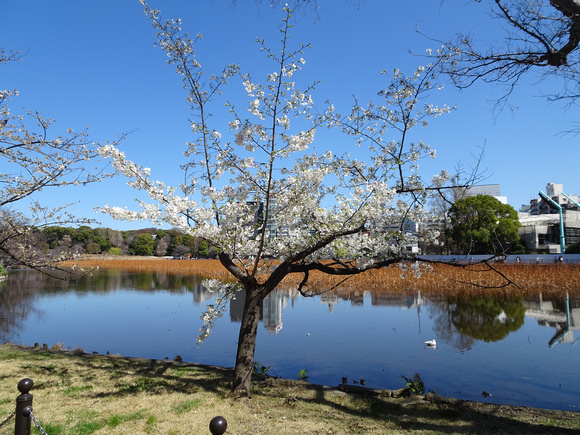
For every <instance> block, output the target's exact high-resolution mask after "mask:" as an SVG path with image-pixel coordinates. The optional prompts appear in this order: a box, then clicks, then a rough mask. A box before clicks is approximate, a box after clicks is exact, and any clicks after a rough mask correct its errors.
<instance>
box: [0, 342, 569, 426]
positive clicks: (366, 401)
mask: <svg viewBox="0 0 580 435" xmlns="http://www.w3.org/2000/svg"><path fill="white" fill-rule="evenodd" d="M15 352H23V353H25V354H27V358H20V357H21V356H22V355H16V354H15V355H14V356H16V357H17V358H18V359H25V360H26V361H25V362H24V361H23V362H24V363H25V364H31V365H32V364H33V362H32V361H33V360H36V361H38V362H40V364H39V365H37V368H40V369H42V370H46V373H47V374H52V375H53V376H54V375H55V374H56V375H57V376H58V374H57V373H55V370H54V368H53V366H52V365H51V364H47V363H46V360H45V358H46V357H47V351H46V350H44V351H43V352H42V354H41V353H40V352H39V351H37V350H35V349H26V348H25V349H22V348H19V350H18V351H16V350H15ZM48 352H53V353H54V355H55V356H57V357H58V356H68V357H70V360H69V361H70V363H71V364H72V365H73V366H74V365H76V366H77V367H76V368H74V367H69V369H68V371H69V372H71V373H72V372H73V371H75V370H76V369H78V371H77V375H79V376H80V377H81V378H83V379H85V380H87V381H88V382H92V381H93V380H94V381H95V382H98V380H99V379H102V380H103V384H106V385H108V386H109V387H107V388H101V389H95V390H90V391H89V390H87V391H83V395H84V396H85V397H90V396H92V397H94V398H99V399H100V398H123V397H127V396H130V395H135V394H138V393H140V392H145V393H147V394H172V393H181V394H194V393H197V392H206V393H210V394H214V395H216V396H217V397H221V398H225V397H231V396H230V390H231V380H232V378H233V369H226V368H221V367H215V366H208V365H201V364H193V363H184V362H175V361H166V360H150V359H142V358H128V357H116V356H105V355H90V354H84V353H83V354H79V353H74V352H66V351H58V350H54V351H48ZM4 356H9V355H8V353H4ZM73 368H74V369H75V370H73ZM61 370H67V369H61ZM55 382H56V381H55ZM252 396H253V397H255V398H260V397H263V398H264V399H271V400H275V401H276V403H277V404H279V405H275V406H293V405H292V403H300V402H302V403H303V404H306V405H309V404H311V405H312V406H313V407H314V406H319V405H321V406H324V407H327V408H328V409H329V410H334V411H336V412H338V413H343V414H344V415H349V416H352V417H354V418H352V419H350V421H351V422H357V421H362V420H364V423H365V425H367V426H368V425H370V426H372V425H377V426H386V427H389V428H394V429H395V430H397V429H398V430H401V431H433V432H437V433H456V434H462V433H482V434H487V433H526V434H530V433H532V434H535V433H538V434H539V433H543V434H545V433H554V434H555V433H557V434H578V433H580V431H579V430H578V428H580V414H579V413H573V412H564V411H549V410H534V409H531V408H518V407H508V406H500V405H489V404H480V403H479V404H478V403H474V402H460V403H431V402H428V401H424V400H423V401H422V400H417V399H413V400H404V399H393V398H383V397H378V396H370V395H357V394H352V393H344V392H340V391H338V390H337V389H336V388H331V387H324V386H317V385H312V384H308V383H305V382H298V381H292V380H286V379H275V378H270V377H266V378H258V377H257V378H255V379H254V381H253V388H252ZM341 396H342V397H343V398H344V400H342V399H337V397H341ZM278 399H280V400H278ZM341 402H342V403H341ZM518 410H520V411H521V412H520V413H518V412H519V411H518ZM552 422H553V424H551V423H552ZM565 425H568V426H572V425H573V427H575V428H576V429H567V428H565V427H561V426H565Z"/></svg>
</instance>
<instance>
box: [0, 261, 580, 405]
mask: <svg viewBox="0 0 580 435" xmlns="http://www.w3.org/2000/svg"><path fill="white" fill-rule="evenodd" d="M214 298H215V295H214V294H213V293H208V292H207V291H206V290H205V289H204V288H203V287H202V286H201V279H200V278H198V277H181V276H175V275H168V274H164V273H158V272H147V273H129V272H121V271H115V270H101V271H98V272H96V273H95V274H94V275H93V276H92V277H90V278H87V279H84V280H81V281H76V282H64V281H59V280H53V279H50V278H47V277H46V276H43V275H41V274H39V273H37V272H34V271H14V272H11V273H10V275H9V278H8V280H7V282H5V283H4V284H0V342H2V343H7V342H13V343H16V344H23V345H26V346H32V345H34V343H40V344H43V343H47V344H48V346H49V347H50V346H52V345H53V344H55V343H62V344H63V345H64V348H65V349H74V348H82V349H84V350H85V351H86V352H89V353H91V352H98V353H100V354H104V353H106V352H110V353H111V354H120V355H125V356H135V357H144V358H154V359H163V358H166V357H167V358H169V359H173V358H174V356H176V355H180V356H181V357H182V358H183V361H188V362H196V363H204V364H213V365H219V366H226V367H231V366H233V365H234V362H235V354H236V344H237V337H238V332H239V322H240V318H241V313H242V309H243V298H244V296H243V293H240V294H239V295H238V296H237V297H236V299H235V300H233V301H232V302H231V303H230V306H229V309H228V311H227V312H226V313H225V314H224V317H223V318H221V319H219V320H218V321H217V322H216V326H215V328H214V330H213V333H212V335H211V336H210V337H209V338H208V339H207V340H206V341H205V342H204V343H202V344H201V345H200V346H199V348H197V347H196V340H197V335H198V334H199V328H200V327H201V325H202V321H201V320H200V315H201V314H202V313H203V311H204V309H205V306H206V304H208V303H212V302H213V299H214ZM262 311H263V313H262V321H261V324H260V327H259V330H258V341H257V347H256V355H255V360H256V361H258V362H259V363H260V365H262V366H271V368H270V370H269V371H268V374H270V375H274V376H280V377H284V378H293V379H295V378H296V377H297V376H298V373H299V371H300V370H302V369H305V370H306V371H307V374H308V380H309V381H310V382H312V383H316V384H323V385H331V386H336V385H338V384H340V383H341V382H342V379H343V377H344V378H347V379H348V382H349V383H353V381H354V382H356V383H360V380H361V379H364V381H365V384H366V386H367V387H371V388H388V389H394V388H400V387H402V386H403V385H404V384H405V381H404V380H403V379H402V376H406V377H411V376H413V375H414V374H415V373H420V374H421V377H422V379H423V381H424V383H425V387H426V388H427V390H435V391H436V392H437V393H438V394H442V395H444V396H448V397H456V398H460V399H468V400H477V401H484V402H492V403H504V404H511V405H524V406H531V407H542V408H551V409H563V410H575V411H578V410H580V389H579V388H578V387H579V385H580V370H578V364H579V363H580V346H575V344H576V341H577V339H576V338H575V334H576V332H577V329H578V328H579V326H580V298H577V297H574V298H572V297H570V298H567V299H566V298H562V300H557V299H546V298H543V297H542V296H541V295H538V297H537V298H535V299H534V300H524V299H519V300H510V301H501V300H493V299H489V298H487V299H481V298H480V299H471V300H469V301H454V300H450V299H446V298H429V297H424V296H422V295H421V294H420V293H417V292H409V293H406V294H403V295H400V294H396V295H392V294H385V293H380V294H375V293H371V292H366V291H362V290H361V291H360V292H355V293H353V292H350V293H345V294H336V295H335V294H326V295H323V296H321V297H314V298H303V297H299V296H298V295H296V294H294V293H292V292H290V291H285V290H277V291H276V292H274V293H272V294H271V295H270V296H269V297H268V298H267V299H266V300H265V301H264V305H263V310H262ZM432 339H436V340H437V346H436V348H430V347H425V344H424V341H426V340H432ZM23 375H25V374H24V373H23ZM484 391H486V392H489V393H491V396H489V397H483V396H482V393H483V392H484Z"/></svg>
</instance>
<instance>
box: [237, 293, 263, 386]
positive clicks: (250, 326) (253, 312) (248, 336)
mask: <svg viewBox="0 0 580 435" xmlns="http://www.w3.org/2000/svg"><path fill="white" fill-rule="evenodd" d="M260 290H261V289H260V287H254V288H250V289H248V288H246V301H245V303H244V313H243V315H242V325H241V326H240V335H239V338H238V353H237V355H236V367H235V369H234V383H233V391H234V392H235V393H237V394H239V395H242V396H247V395H249V394H250V388H251V386H252V367H253V364H254V351H255V350H256V335H257V333H258V322H259V321H260V310H261V308H262V301H263V299H264V296H263V295H262V294H263V292H262V291H260Z"/></svg>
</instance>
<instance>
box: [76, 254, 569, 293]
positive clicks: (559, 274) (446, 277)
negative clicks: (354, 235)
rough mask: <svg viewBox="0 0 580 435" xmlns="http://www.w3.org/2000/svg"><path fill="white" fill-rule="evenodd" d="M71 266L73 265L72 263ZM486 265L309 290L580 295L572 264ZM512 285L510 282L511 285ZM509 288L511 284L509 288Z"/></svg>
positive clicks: (117, 265) (315, 282)
mask: <svg viewBox="0 0 580 435" xmlns="http://www.w3.org/2000/svg"><path fill="white" fill-rule="evenodd" d="M75 264H77V266H78V267H82V268H85V269H86V268H91V267H97V266H98V267H100V268H108V269H110V268H113V269H122V270H130V271H144V270H147V271H150V270H157V271H164V272H167V273H175V274H180V275H201V276H203V277H206V278H217V279H222V280H228V281H229V280H231V279H232V277H231V275H230V274H229V273H228V272H227V271H226V270H225V268H224V267H223V266H222V265H221V263H220V262H219V261H218V260H168V259H156V258H151V259H149V258H133V257H121V258H114V257H113V258H111V257H108V258H98V257H97V258H94V257H93V258H90V259H84V260H79V261H78V262H76V263H75ZM68 265H69V266H70V265H72V263H68ZM491 267H493V269H491V268H490V267H489V266H487V265H485V264H476V265H469V266H452V265H445V264H435V265H433V271H431V272H427V273H424V274H423V275H421V276H420V277H418V278H417V277H415V276H414V275H413V274H412V273H411V272H408V273H407V274H406V276H404V277H403V276H402V275H403V273H402V271H401V269H400V268H399V267H397V266H393V267H388V268H383V269H380V270H373V271H369V272H366V273H363V274H360V275H356V276H353V277H350V278H348V279H346V280H344V277H332V276H331V277H329V276H327V275H323V274H321V273H315V272H313V273H312V274H311V277H310V280H309V287H308V291H309V292H312V293H319V292H322V291H327V290H328V289H329V288H334V287H335V286H336V287H337V290H338V293H347V294H360V293H363V292H365V291H371V292H373V293H398V292H403V291H409V290H411V291H421V293H422V294H424V295H434V296H437V295H441V296H458V297H461V296H463V297H465V296H469V297H471V296H481V295H497V296H505V297H510V296H514V297H515V296H536V295H537V294H538V293H542V294H546V295H547V294H550V295H554V296H562V295H564V294H565V293H566V292H568V293H569V294H570V295H580V265H570V264H548V265H529V264H494V265H491ZM302 278H303V276H302V275H291V276H288V277H286V279H285V280H284V281H283V285H284V286H287V287H296V286H298V284H299V283H300V281H301V280H302ZM510 282H511V283H510ZM506 284H507V285H506Z"/></svg>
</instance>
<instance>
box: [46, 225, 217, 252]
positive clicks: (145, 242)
mask: <svg viewBox="0 0 580 435" xmlns="http://www.w3.org/2000/svg"><path fill="white" fill-rule="evenodd" d="M38 248H39V249H41V250H43V251H44V252H46V253H50V254H51V255H53V256H54V255H58V254H59V253H61V252H71V253H74V254H107V255H144V256H151V255H153V256H158V257H165V256H171V257H179V258H188V257H202V258H213V257H216V256H217V254H218V253H217V251H215V249H213V248H211V247H210V246H209V245H208V243H207V242H206V241H205V240H202V239H201V238H199V237H193V236H191V235H189V234H184V233H183V232H181V231H179V230H175V229H170V230H163V229H157V228H144V229H140V230H130V231H119V230H112V229H110V228H91V227H89V226H84V225H83V226H80V227H79V228H70V227H58V226H54V227H48V228H44V229H42V231H40V233H39V237H38Z"/></svg>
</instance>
